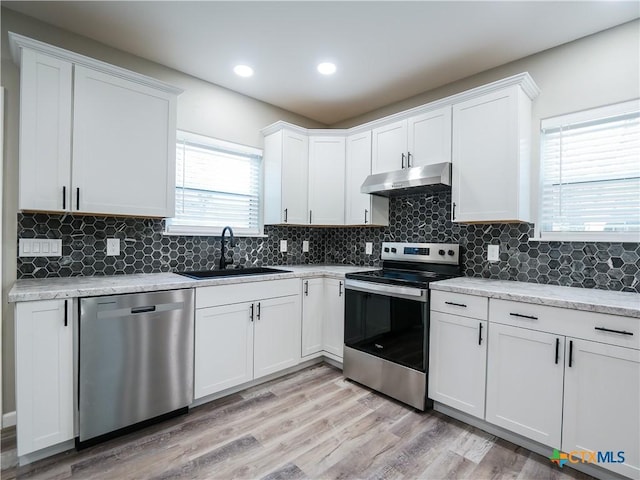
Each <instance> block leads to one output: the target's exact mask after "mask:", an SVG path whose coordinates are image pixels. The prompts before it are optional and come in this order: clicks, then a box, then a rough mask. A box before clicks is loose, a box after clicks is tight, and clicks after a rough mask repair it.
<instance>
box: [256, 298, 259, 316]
mask: <svg viewBox="0 0 640 480" xmlns="http://www.w3.org/2000/svg"><path fill="white" fill-rule="evenodd" d="M256 318H257V319H258V320H260V302H258V313H257V314H256Z"/></svg>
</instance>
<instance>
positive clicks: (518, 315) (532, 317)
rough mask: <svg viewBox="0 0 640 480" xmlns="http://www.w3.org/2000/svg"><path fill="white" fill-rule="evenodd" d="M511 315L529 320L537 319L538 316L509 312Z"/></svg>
mask: <svg viewBox="0 0 640 480" xmlns="http://www.w3.org/2000/svg"><path fill="white" fill-rule="evenodd" d="M509 315H511V316H512V317H520V318H528V319H529V320H537V319H538V317H534V316H533V315H523V314H521V313H510V314H509Z"/></svg>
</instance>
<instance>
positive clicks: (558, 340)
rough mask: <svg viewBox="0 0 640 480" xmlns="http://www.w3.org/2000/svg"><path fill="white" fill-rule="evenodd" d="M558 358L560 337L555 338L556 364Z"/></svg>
mask: <svg viewBox="0 0 640 480" xmlns="http://www.w3.org/2000/svg"><path fill="white" fill-rule="evenodd" d="M559 358H560V339H559V338H556V365H557V364H558V359H559Z"/></svg>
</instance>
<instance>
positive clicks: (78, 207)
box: [76, 187, 80, 210]
mask: <svg viewBox="0 0 640 480" xmlns="http://www.w3.org/2000/svg"><path fill="white" fill-rule="evenodd" d="M76 210H80V187H78V188H76Z"/></svg>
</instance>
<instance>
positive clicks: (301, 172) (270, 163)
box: [263, 128, 309, 225]
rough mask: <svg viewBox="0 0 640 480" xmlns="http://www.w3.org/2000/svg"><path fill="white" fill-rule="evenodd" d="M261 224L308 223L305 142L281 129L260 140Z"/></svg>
mask: <svg viewBox="0 0 640 480" xmlns="http://www.w3.org/2000/svg"><path fill="white" fill-rule="evenodd" d="M263 162H264V176H265V179H264V223H265V224H281V223H288V224H293V225H307V224H308V223H309V209H308V208H307V206H308V195H309V190H308V181H309V179H308V176H309V138H308V136H307V135H306V133H301V132H297V131H294V130H291V129H287V128H283V129H281V130H278V131H276V132H274V133H271V134H269V135H266V136H265V138H264V156H263Z"/></svg>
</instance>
